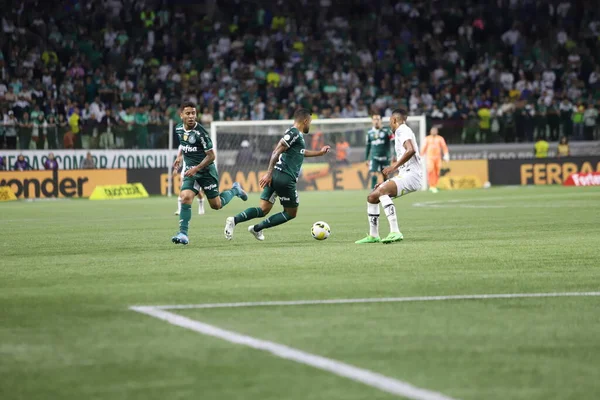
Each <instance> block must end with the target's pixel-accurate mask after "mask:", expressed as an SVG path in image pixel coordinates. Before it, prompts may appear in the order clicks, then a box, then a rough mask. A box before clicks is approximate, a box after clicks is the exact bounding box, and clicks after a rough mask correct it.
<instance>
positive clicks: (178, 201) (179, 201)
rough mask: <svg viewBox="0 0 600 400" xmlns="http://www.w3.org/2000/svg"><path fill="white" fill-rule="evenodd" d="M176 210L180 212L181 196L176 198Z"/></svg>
mask: <svg viewBox="0 0 600 400" xmlns="http://www.w3.org/2000/svg"><path fill="white" fill-rule="evenodd" d="M177 212H178V213H180V214H181V197H178V198H177Z"/></svg>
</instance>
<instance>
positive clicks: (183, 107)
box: [181, 101, 196, 111]
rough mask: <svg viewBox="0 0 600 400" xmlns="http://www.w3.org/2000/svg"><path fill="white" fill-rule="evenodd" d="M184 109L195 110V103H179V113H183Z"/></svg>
mask: <svg viewBox="0 0 600 400" xmlns="http://www.w3.org/2000/svg"><path fill="white" fill-rule="evenodd" d="M186 107H192V108H193V109H196V103H194V102H193V101H184V102H183V103H181V111H183V110H184V109H185V108H186Z"/></svg>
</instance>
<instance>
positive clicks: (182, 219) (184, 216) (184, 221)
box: [179, 204, 192, 235]
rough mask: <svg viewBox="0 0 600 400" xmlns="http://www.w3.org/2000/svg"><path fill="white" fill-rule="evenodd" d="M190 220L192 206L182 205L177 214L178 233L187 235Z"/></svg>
mask: <svg viewBox="0 0 600 400" xmlns="http://www.w3.org/2000/svg"><path fill="white" fill-rule="evenodd" d="M190 219H192V205H191V204H182V205H181V213H180V214H179V232H181V233H183V234H184V235H187V233H188V227H189V225H190Z"/></svg>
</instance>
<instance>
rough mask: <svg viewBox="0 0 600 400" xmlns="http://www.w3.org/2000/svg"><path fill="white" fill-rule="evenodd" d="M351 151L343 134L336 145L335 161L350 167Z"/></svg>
mask: <svg viewBox="0 0 600 400" xmlns="http://www.w3.org/2000/svg"><path fill="white" fill-rule="evenodd" d="M349 151H350V143H348V140H347V139H346V137H345V136H344V135H343V134H341V135H340V136H339V137H338V141H337V142H336V144H335V160H336V162H337V163H338V164H343V165H349V164H350V161H349V160H348V152H349Z"/></svg>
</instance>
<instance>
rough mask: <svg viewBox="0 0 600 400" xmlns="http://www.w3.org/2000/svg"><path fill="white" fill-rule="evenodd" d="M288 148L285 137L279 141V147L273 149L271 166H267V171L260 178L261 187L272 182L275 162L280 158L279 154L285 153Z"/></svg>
mask: <svg viewBox="0 0 600 400" xmlns="http://www.w3.org/2000/svg"><path fill="white" fill-rule="evenodd" d="M287 149H288V145H287V144H286V143H285V141H284V140H283V139H281V140H280V141H279V143H277V147H276V148H275V150H273V153H272V154H271V159H270V160H269V167H268V168H267V173H266V174H264V175H263V176H262V178H260V181H259V182H258V183H259V185H260V187H261V188H263V189H264V188H265V187H266V186H269V185H270V184H271V179H272V178H273V169H274V168H275V164H277V161H278V160H279V156H280V155H281V154H283V153H285V152H286V151H287Z"/></svg>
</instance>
